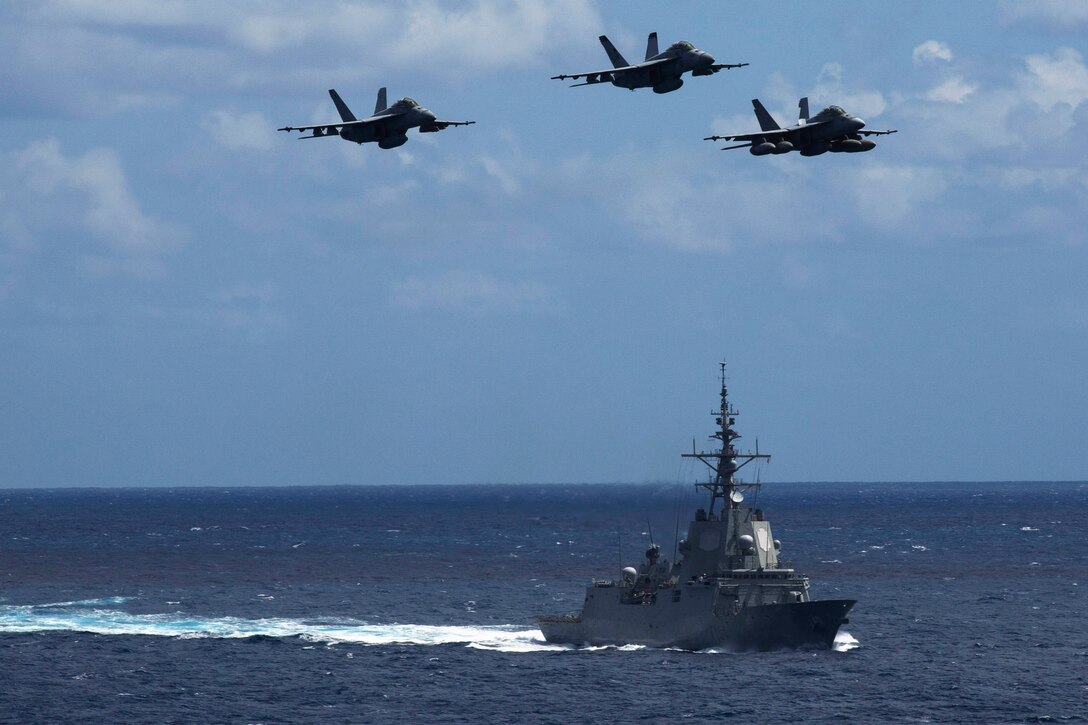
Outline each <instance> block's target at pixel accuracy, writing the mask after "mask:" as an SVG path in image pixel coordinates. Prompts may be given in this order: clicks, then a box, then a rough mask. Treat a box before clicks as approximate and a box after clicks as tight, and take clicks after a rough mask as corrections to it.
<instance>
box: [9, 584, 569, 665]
mask: <svg viewBox="0 0 1088 725" xmlns="http://www.w3.org/2000/svg"><path fill="white" fill-rule="evenodd" d="M122 601H123V600H122V598H120V597H118V598H111V599H102V600H86V601H81V602H58V603H55V604H47V605H31V606H11V605H0V632H12V633H26V632H49V631H54V632H55V631H68V632H89V633H91V634H104V635H109V634H143V635H151V636H159V637H209V638H241V637H253V636H265V637H302V638H304V639H307V640H310V641H313V642H322V643H327V644H337V643H352V644H361V645H436V644H464V645H466V646H469V647H476V648H479V649H488V650H497V651H502V652H540V651H549V650H562V649H569V648H568V647H563V646H560V645H553V644H548V643H547V642H546V641H545V640H544V635H543V633H541V631H540V630H539V629H527V628H525V627H519V626H515V625H504V626H493V627H466V626H432V625H422V624H382V625H375V624H368V623H366V622H361V621H358V620H350V619H342V620H300V619H285V618H268V619H244V618H240V617H215V618H204V617H194V616H189V615H185V614H181V613H172V614H131V613H129V612H124V611H120V610H116V609H101V608H98V607H100V606H108V605H110V604H120V603H122ZM96 605H97V606H96Z"/></svg>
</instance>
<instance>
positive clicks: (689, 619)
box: [537, 599, 856, 651]
mask: <svg viewBox="0 0 1088 725" xmlns="http://www.w3.org/2000/svg"><path fill="white" fill-rule="evenodd" d="M855 601H856V600H853V599H827V600H821V601H814V602H792V603H787V604H766V605H762V606H749V607H744V608H743V609H741V610H740V611H738V612H736V613H733V612H731V611H730V612H706V611H703V612H698V613H696V612H689V613H687V614H684V615H681V616H676V615H677V614H680V613H679V612H666V611H653V610H658V608H657V607H630V606H625V607H623V608H622V609H618V608H617V609H616V610H615V611H614V612H612V613H609V612H600V611H598V612H594V613H591V614H590V616H587V615H586V613H583V614H582V615H581V616H579V615H574V616H565V617H557V616H549V615H542V616H539V617H537V621H538V622H539V623H540V629H541V632H543V634H544V638H545V639H546V640H547V641H548V642H553V643H557V644H573V645H589V646H599V645H626V644H641V645H647V646H650V647H676V648H679V649H687V650H702V649H708V648H723V649H729V650H734V651H746V650H775V649H799V648H814V649H828V648H830V647H831V645H832V644H833V643H834V641H835V635H836V634H837V633H838V631H839V627H840V626H842V624H843V623H845V622H846V614H847V612H849V611H850V608H851V607H853V606H854V604H855ZM610 614H612V615H614V616H609V615H610Z"/></svg>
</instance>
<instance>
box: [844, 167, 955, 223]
mask: <svg viewBox="0 0 1088 725" xmlns="http://www.w3.org/2000/svg"><path fill="white" fill-rule="evenodd" d="M948 183H949V179H948V177H947V175H946V174H945V173H943V172H942V171H941V170H940V169H931V168H925V167H920V166H908V165H897V164H888V163H885V162H878V163H874V164H871V165H869V166H866V167H864V168H859V169H857V170H856V172H855V174H854V175H852V176H851V178H850V180H849V181H848V182H847V184H848V185H849V186H850V188H851V189H852V191H853V196H854V203H855V208H856V213H857V214H858V216H859V217H861V218H862V219H863V220H864V221H866V222H868V223H869V224H872V225H874V226H876V227H880V228H883V229H893V228H895V227H896V226H898V225H900V224H902V223H904V222H909V223H910V224H911V226H912V227H913V228H917V229H922V228H924V224H925V223H924V222H923V221H922V220H923V219H925V217H926V215H925V214H924V213H923V214H921V216H919V211H920V210H922V209H924V207H925V205H926V204H928V203H929V202H933V201H935V200H936V199H939V198H940V197H941V195H942V194H943V193H944V191H945V189H946V188H947V186H948Z"/></svg>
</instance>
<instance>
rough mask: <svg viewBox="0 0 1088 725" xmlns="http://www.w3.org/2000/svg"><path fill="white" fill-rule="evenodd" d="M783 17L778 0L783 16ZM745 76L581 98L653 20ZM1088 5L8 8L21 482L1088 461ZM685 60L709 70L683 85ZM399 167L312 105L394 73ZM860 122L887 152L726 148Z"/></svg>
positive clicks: (835, 477) (7, 266) (1, 440)
mask: <svg viewBox="0 0 1088 725" xmlns="http://www.w3.org/2000/svg"><path fill="white" fill-rule="evenodd" d="M761 8H762V9H763V11H764V12H760V9H761ZM650 31H657V32H658V34H659V36H660V38H661V44H662V47H664V46H665V45H666V44H668V43H671V42H673V41H675V40H681V39H684V40H689V41H691V42H693V43H694V44H695V45H696V46H698V47H699V48H702V49H704V50H706V51H708V52H710V53H711V54H712V55H714V57H715V58H716V59H717V60H718V62H728V63H736V62H747V63H750V65H749V66H748V67H746V68H741V69H736V70H729V71H722V72H721V73H718V74H716V75H714V76H710V77H704V78H692V79H689V80H686V82H685V85H684V87H683V88H681V89H680V90H678V91H676V92H674V93H670V94H667V95H656V94H654V93H652V92H650V91H649V90H648V89H644V90H641V91H637V92H630V91H627V90H624V89H619V88H614V87H611V86H608V85H601V86H593V87H581V88H569V87H568V85H569V82H563V81H557V80H551V79H550V76H553V75H556V74H558V73H561V72H565V73H570V72H577V71H588V70H595V69H599V68H601V67H605V66H606V65H607V59H606V57H605V55H604V52H603V50H602V49H601V47H600V45H599V43H598V42H597V36H598V35H600V34H602V33H607V34H608V36H609V37H610V38H611V39H612V41H613V42H614V43H615V44H616V46H617V47H618V48H619V49H620V51H621V52H623V53H624V54H625V55H626V56H627V57H628V58H629V59H630V58H639V57H641V56H642V53H643V49H644V47H645V42H646V35H647V33H649V32H650ZM1086 39H1088V2H1083V1H1080V0H1065V1H1063V0H1020V1H1016V0H1008V1H1005V0H997V1H994V2H981V1H977V0H963V1H959V2H955V3H949V2H947V1H945V0H942V1H940V2H931V1H929V0H917V1H915V2H910V3H866V4H862V5H859V4H858V3H856V2H852V3H846V2H835V1H833V0H827V1H825V2H820V3H810V2H792V1H787V2H781V3H766V4H762V5H755V6H753V4H752V3H750V2H744V3H739V2H688V3H659V2H649V1H641V2H629V1H624V2H591V1H589V0H584V1H583V0H556V1H554V2H548V3H541V2H537V1H536V0H525V1H512V2H490V1H487V0H469V1H466V2H433V1H430V0H414V1H412V0H409V1H408V2H346V1H344V2H310V3H299V2H277V1H274V0H273V1H263V2H246V1H244V0H243V1H240V2H233V3H219V2H210V1H209V2H183V1H180V0H155V1H153V2H143V1H141V0H114V1H112V2H105V1H99V2H95V1H93V0H35V1H34V2H30V1H26V2H23V1H20V0H14V1H13V2H6V3H3V4H2V5H0V98H2V100H3V102H2V103H0V487H39V486H50V487H61V486H186V485H202V486H225V485H231V486H240V485H311V484H315V485H316V484H321V485H341V484H361V485H382V484H421V483H451V484H454V483H553V482H606V481H607V482H612V481H617V482H623V481H629V482H641V481H661V482H669V483H671V482H674V481H677V480H687V479H689V478H690V477H691V476H693V475H694V474H695V471H694V470H693V469H691V468H689V467H688V464H686V463H682V462H681V459H680V458H679V454H680V453H681V452H683V451H685V450H690V448H691V446H692V440H693V439H694V440H695V443H696V445H698V446H703V445H704V444H706V443H708V441H707V438H706V437H707V436H708V435H709V433H710V432H711V429H712V426H713V419H712V417H711V416H710V415H709V413H710V412H711V410H712V408H713V407H714V405H715V404H716V403H717V387H718V381H717V376H718V363H719V361H720V360H723V359H724V360H726V361H727V362H728V376H729V384H730V392H731V395H732V401H733V402H734V404H735V406H736V407H737V408H738V409H739V410H740V412H741V415H740V416H739V418H738V422H737V428H738V429H739V430H740V432H741V433H742V434H743V435H744V437H743V438H742V439H740V441H739V442H738V443H739V444H741V445H742V446H746V447H752V446H754V445H755V440H756V438H757V437H758V439H759V445H760V449H761V451H762V452H770V453H771V454H772V455H773V460H772V463H771V464H770V466H769V467H767V468H766V469H765V470H764V471H763V472H762V474H761V475H762V478H763V480H765V481H774V480H779V481H954V480H1058V479H1071V480H1083V479H1086V478H1088V445H1086V442H1088V434H1086V431H1088V382H1086V377H1088V373H1086V371H1088V285H1086V284H1085V279H1086V272H1088V246H1086V244H1085V235H1086V232H1085V229H1086V228H1088V153H1086V152H1088V141H1086V139H1088V61H1086V58H1085V53H1088V44H1086V42H1085V41H1086ZM689 78H690V77H689ZM380 86H388V88H389V97H390V101H392V100H393V99H396V98H400V97H402V96H411V97H413V98H415V99H417V100H419V101H420V102H421V103H422V104H423V105H424V106H426V107H428V108H430V109H431V110H433V111H435V113H436V114H437V115H438V116H439V118H445V119H449V120H475V121H476V122H477V123H476V125H473V126H467V127H459V128H450V129H447V130H446V131H443V132H441V133H436V134H426V135H422V136H421V135H418V134H417V133H416V132H414V131H413V132H411V133H410V135H409V141H408V143H407V144H405V145H404V146H401V147H400V148H397V149H393V150H381V149H378V148H376V147H375V146H374V145H364V146H357V145H355V144H353V143H348V142H344V141H342V140H340V139H336V138H328V139H317V140H312V141H307V142H306V143H300V142H299V141H298V140H297V139H296V138H295V136H297V134H296V135H289V134H286V133H277V131H276V128H278V127H280V126H285V125H288V124H290V125H300V124H307V123H318V122H323V121H331V120H335V119H336V114H335V109H334V108H333V106H332V103H331V102H330V101H329V98H328V95H327V92H326V89H328V88H336V89H337V90H338V91H339V92H340V94H341V96H343V98H344V100H345V101H346V102H347V104H348V105H349V106H351V108H352V109H353V110H354V111H355V113H356V115H359V116H362V115H364V114H366V113H368V112H369V111H370V109H371V108H372V107H373V106H372V104H373V101H374V97H375V94H376V91H377V89H378V87H380ZM800 96H808V97H809V98H810V104H811V107H812V109H813V112H815V111H816V110H818V109H819V108H822V107H824V106H826V105H831V104H837V105H840V106H842V107H844V108H845V109H846V110H847V111H848V112H850V113H852V114H854V115H857V116H859V117H861V118H863V119H865V120H866V122H867V123H868V124H869V128H876V129H885V128H894V129H898V130H899V133H897V134H896V135H892V136H882V137H876V139H875V140H876V141H877V144H878V145H877V148H876V149H874V150H873V151H871V152H869V153H865V154H824V155H823V156H819V157H814V158H802V157H800V156H799V155H798V154H787V155H783V156H774V157H762V158H757V157H753V156H751V155H750V154H748V153H747V152H745V151H743V150H740V151H728V152H722V151H720V150H719V148H720V146H721V145H722V144H720V143H712V142H708V141H704V140H703V137H705V136H709V135H711V134H725V133H729V132H747V131H751V130H754V129H756V128H757V124H756V120H755V118H754V116H753V115H752V112H751V104H750V99H753V98H760V99H762V101H763V102H764V104H765V105H766V106H767V108H768V109H769V110H770V111H771V113H772V114H774V115H775V117H776V118H778V119H779V121H780V122H786V121H792V120H793V119H795V118H796V111H797V99H798V98H799V97H800Z"/></svg>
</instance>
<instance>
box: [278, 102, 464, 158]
mask: <svg viewBox="0 0 1088 725" xmlns="http://www.w3.org/2000/svg"><path fill="white" fill-rule="evenodd" d="M329 95H330V96H332V102H333V103H335V104H336V110H337V111H339V112H340V118H341V121H340V123H321V124H318V125H316V126H284V127H283V128H280V129H276V130H277V131H310V132H311V135H309V136H299V138H300V139H303V138H321V137H322V136H339V137H340V138H342V139H344V140H345V141H354V142H355V143H369V142H371V141H377V142H378V146H380V147H381V148H383V149H391V148H396V147H397V146H400V145H401V144H403V143H404V142H405V141H407V140H408V129H411V128H418V129H419V132H420V133H433V132H435V131H441V130H442V129H444V128H446V127H447V126H468V125H470V124H473V123H476V122H475V121H439V120H437V119H436V118H435V115H434V114H433V113H431V112H430V111H429V110H427V109H426V108H424V107H423V106H421V105H419V104H418V103H417V102H416V101H414V100H412V99H411V98H402V99H400V100H399V101H397V102H396V103H394V104H393V105H392V106H387V105H386V101H385V88H381V89H379V90H378V101H377V103H375V104H374V115H373V116H370V117H369V118H355V115H354V114H353V113H352V112H351V110H350V109H349V108H348V107H347V104H345V103H344V102H343V101H342V100H340V95H339V94H338V93H337V92H336V91H335V90H333V89H331V88H330V89H329Z"/></svg>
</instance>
